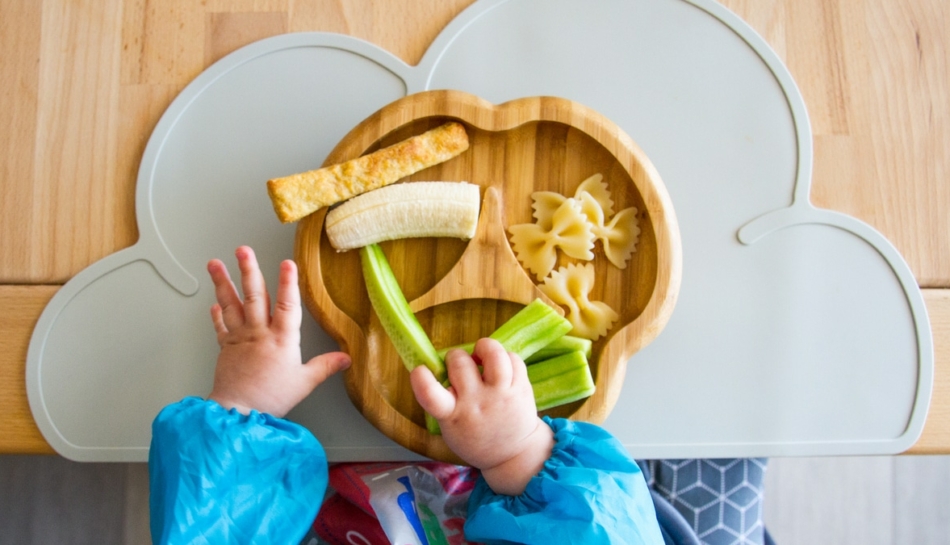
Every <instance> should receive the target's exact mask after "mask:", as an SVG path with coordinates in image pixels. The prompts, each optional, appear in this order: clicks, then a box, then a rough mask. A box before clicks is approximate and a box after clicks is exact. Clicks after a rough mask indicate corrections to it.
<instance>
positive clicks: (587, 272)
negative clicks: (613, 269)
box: [538, 263, 620, 341]
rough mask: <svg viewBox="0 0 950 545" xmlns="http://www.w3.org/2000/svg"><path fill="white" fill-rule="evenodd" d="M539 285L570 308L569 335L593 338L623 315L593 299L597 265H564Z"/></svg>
mask: <svg viewBox="0 0 950 545" xmlns="http://www.w3.org/2000/svg"><path fill="white" fill-rule="evenodd" d="M538 287H539V288H540V289H541V291H543V292H544V294H545V295H547V296H548V297H550V298H551V300H552V301H554V302H555V303H557V304H559V305H563V306H565V307H567V316H566V317H567V319H568V321H570V322H571V325H573V326H574V329H572V330H571V331H570V333H569V335H574V336H576V337H583V338H585V339H590V340H592V341H594V340H597V339H599V338H600V337H603V336H604V335H606V334H607V331H609V330H610V327H611V326H612V325H613V323H614V322H616V321H617V320H618V319H619V318H620V316H619V315H618V314H617V313H616V312H615V311H614V309H612V308H610V306H609V305H607V303H604V302H602V301H591V300H590V293H591V291H592V290H593V289H594V266H593V265H592V264H590V263H585V264H583V265H574V264H571V265H568V266H566V267H561V268H560V269H558V270H556V271H554V272H552V273H551V276H548V277H547V278H545V279H544V282H543V283H542V284H540V285H539V286H538Z"/></svg>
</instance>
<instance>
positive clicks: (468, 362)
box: [433, 348, 482, 416]
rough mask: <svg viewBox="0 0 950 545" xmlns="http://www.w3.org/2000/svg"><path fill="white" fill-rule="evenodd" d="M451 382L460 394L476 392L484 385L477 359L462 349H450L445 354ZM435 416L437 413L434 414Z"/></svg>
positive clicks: (465, 394)
mask: <svg viewBox="0 0 950 545" xmlns="http://www.w3.org/2000/svg"><path fill="white" fill-rule="evenodd" d="M445 367H446V371H447V372H448V375H449V383H451V384H452V387H453V388H455V391H456V392H458V395H460V396H467V395H469V394H471V393H475V392H477V391H478V390H480V389H481V387H482V375H481V372H479V370H478V365H476V363H475V360H474V359H472V356H469V355H468V353H467V352H465V351H464V350H461V349H458V348H456V349H454V350H449V352H448V353H447V354H446V355H445ZM433 416H435V415H433Z"/></svg>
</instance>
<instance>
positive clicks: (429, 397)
mask: <svg viewBox="0 0 950 545" xmlns="http://www.w3.org/2000/svg"><path fill="white" fill-rule="evenodd" d="M409 384H410V385H411V386H412V393H413V394H415V396H416V400H417V401H418V402H419V405H421V406H422V408H423V409H425V411H426V412H427V413H429V414H431V415H432V416H434V417H435V419H436V420H441V419H443V418H446V417H447V416H449V415H451V414H452V412H453V411H454V410H455V395H454V394H453V393H452V391H451V390H448V389H446V387H445V386H442V385H441V384H439V381H438V380H436V379H435V375H433V374H432V371H430V370H429V368H428V367H426V366H425V365H420V366H418V367H416V368H415V369H413V370H412V372H411V373H409Z"/></svg>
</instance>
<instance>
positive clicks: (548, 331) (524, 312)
mask: <svg viewBox="0 0 950 545" xmlns="http://www.w3.org/2000/svg"><path fill="white" fill-rule="evenodd" d="M572 327H573V326H571V323H570V322H569V321H567V318H564V317H563V316H561V315H560V314H558V313H557V312H556V311H555V310H554V309H552V308H551V307H549V306H547V305H546V304H545V303H544V302H543V301H541V300H540V299H535V300H534V301H532V302H531V303H530V304H529V305H528V306H526V307H524V308H523V309H521V310H519V311H518V312H517V313H516V314H515V315H514V316H512V317H511V318H509V319H508V321H507V322H505V323H503V324H502V325H501V327H499V328H498V329H496V330H495V332H494V333H492V334H491V335H489V338H491V339H495V340H496V341H498V342H499V343H501V345H502V346H503V347H505V350H507V351H508V352H514V353H515V354H518V356H519V357H520V358H521V359H522V360H523V361H528V359H529V358H531V356H532V355H533V354H534V353H535V352H538V351H539V350H541V349H543V348H546V347H548V346H551V345H552V343H558V344H559V345H564V346H565V348H563V349H561V350H559V351H557V354H563V353H565V352H569V351H572V350H584V349H585V346H586V349H587V350H588V351H589V350H590V341H587V344H586V345H584V344H583V341H586V339H577V341H581V342H580V343H574V342H571V341H566V342H565V341H562V340H561V339H563V338H564V337H565V335H564V334H565V333H567V332H568V331H570V330H571V328H572ZM453 348H461V349H462V350H465V351H466V352H468V353H469V354H471V353H472V351H473V350H474V349H475V343H467V344H461V345H458V346H452V347H449V348H445V349H443V350H439V356H441V357H442V359H443V360H444V359H445V355H446V354H447V353H448V352H449V350H452V349H453ZM555 348H556V347H555ZM557 354H552V355H557ZM549 357H550V356H549ZM544 359H547V358H544ZM535 361H537V359H535Z"/></svg>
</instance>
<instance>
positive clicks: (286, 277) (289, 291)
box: [271, 259, 303, 334]
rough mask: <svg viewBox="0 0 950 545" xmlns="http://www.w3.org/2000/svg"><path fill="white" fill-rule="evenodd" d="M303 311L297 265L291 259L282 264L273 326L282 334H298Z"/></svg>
mask: <svg viewBox="0 0 950 545" xmlns="http://www.w3.org/2000/svg"><path fill="white" fill-rule="evenodd" d="M302 314H303V311H302V310H301V308H300V288H299V287H298V286H297V264H296V263H294V262H293V261H290V260H289V259H288V260H286V261H283V262H282V263H281V264H280V276H279V277H278V280H277V304H276V305H274V317H273V319H272V321H271V326H272V327H273V328H274V329H276V330H277V331H279V332H280V333H288V334H290V333H297V332H299V331H300V321H301V319H302Z"/></svg>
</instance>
